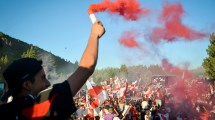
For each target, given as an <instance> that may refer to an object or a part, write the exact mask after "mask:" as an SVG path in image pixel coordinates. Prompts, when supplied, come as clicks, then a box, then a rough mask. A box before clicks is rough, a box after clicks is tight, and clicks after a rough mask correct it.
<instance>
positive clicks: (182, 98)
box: [162, 59, 210, 119]
mask: <svg viewBox="0 0 215 120" xmlns="http://www.w3.org/2000/svg"><path fill="white" fill-rule="evenodd" d="M162 68H163V70H164V71H165V72H166V73H167V74H172V75H175V76H176V79H175V80H174V81H173V82H172V83H171V84H170V85H169V88H170V90H169V92H170V93H171V94H172V96H173V97H174V101H175V104H174V105H173V106H174V107H173V111H174V112H176V113H177V112H184V113H189V114H188V115H189V116H190V117H194V116H195V118H200V117H207V116H204V115H205V114H206V113H205V114H204V112H203V113H202V112H200V113H197V112H196V110H195V105H197V104H200V103H199V102H200V101H204V102H205V101H206V98H207V97H206V95H207V94H208V93H209V92H210V89H209V86H208V83H207V82H206V81H205V80H202V79H200V78H198V77H196V76H195V75H194V74H193V73H192V72H191V71H188V70H187V69H182V68H179V67H177V66H174V65H172V64H170V63H169V62H168V60H167V59H163V60H162ZM168 82H170V81H168ZM204 106H205V107H207V105H204ZM207 109H209V108H207ZM188 119H191V118H188Z"/></svg>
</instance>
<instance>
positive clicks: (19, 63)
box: [1, 58, 42, 99]
mask: <svg viewBox="0 0 215 120" xmlns="http://www.w3.org/2000/svg"><path fill="white" fill-rule="evenodd" d="M41 69H42V61H41V60H37V59H35V58H21V59H18V60H14V61H13V62H12V63H11V64H9V65H8V67H7V68H6V69H5V70H4V72H3V77H4V79H5V81H6V82H7V87H8V91H7V92H6V93H5V94H4V95H3V96H2V98H1V99H4V98H5V99H7V98H8V97H9V96H11V95H13V94H15V93H17V92H18V91H19V90H20V89H21V87H22V83H23V82H24V81H26V80H30V81H31V82H34V76H35V75H36V74H37V73H38V72H39V71H40V70H41Z"/></svg>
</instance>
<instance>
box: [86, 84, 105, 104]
mask: <svg viewBox="0 0 215 120" xmlns="http://www.w3.org/2000/svg"><path fill="white" fill-rule="evenodd" d="M86 85H87V89H88V93H89V95H91V96H93V97H94V101H93V102H92V103H91V105H92V106H91V107H93V108H96V107H100V106H101V105H102V103H103V102H104V101H105V100H107V99H108V94H107V93H106V91H105V90H104V89H103V88H102V86H98V85H96V84H95V83H94V82H93V80H89V81H87V82H86Z"/></svg>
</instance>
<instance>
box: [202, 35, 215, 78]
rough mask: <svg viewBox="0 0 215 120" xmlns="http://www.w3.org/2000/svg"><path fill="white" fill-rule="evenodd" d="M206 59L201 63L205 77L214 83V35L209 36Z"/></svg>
mask: <svg viewBox="0 0 215 120" xmlns="http://www.w3.org/2000/svg"><path fill="white" fill-rule="evenodd" d="M206 51H207V54H208V57H206V58H205V59H204V61H203V63H202V66H203V67H204V69H205V75H206V76H207V77H208V78H209V79H210V80H212V81H214V82H215V35H214V33H213V34H211V35H210V45H209V46H208V48H207V50H206Z"/></svg>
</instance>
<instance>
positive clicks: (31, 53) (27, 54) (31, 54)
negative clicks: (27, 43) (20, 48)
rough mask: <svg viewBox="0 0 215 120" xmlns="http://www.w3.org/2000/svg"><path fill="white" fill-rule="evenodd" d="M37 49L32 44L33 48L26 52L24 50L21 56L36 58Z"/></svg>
mask: <svg viewBox="0 0 215 120" xmlns="http://www.w3.org/2000/svg"><path fill="white" fill-rule="evenodd" d="M36 52H37V51H36V49H34V47H33V46H31V48H30V49H28V50H27V51H26V52H24V53H23V54H22V55H21V57H22V58H27V57H28V58H36V57H37V55H36Z"/></svg>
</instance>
